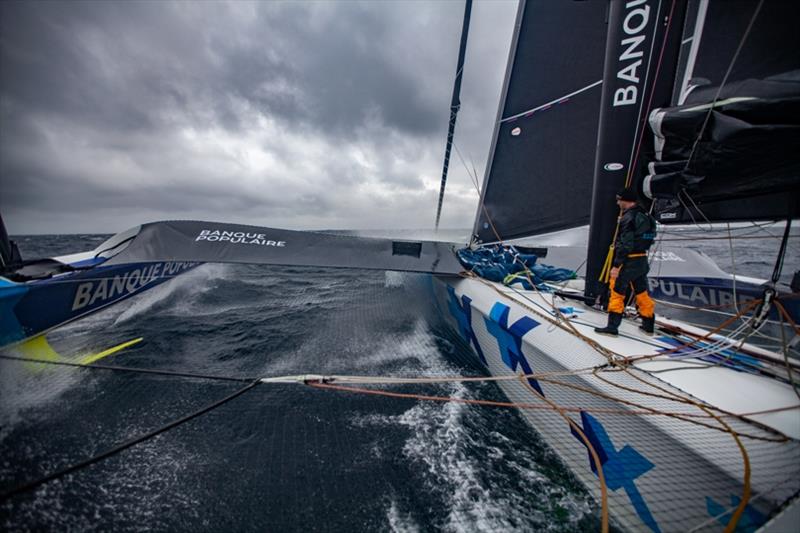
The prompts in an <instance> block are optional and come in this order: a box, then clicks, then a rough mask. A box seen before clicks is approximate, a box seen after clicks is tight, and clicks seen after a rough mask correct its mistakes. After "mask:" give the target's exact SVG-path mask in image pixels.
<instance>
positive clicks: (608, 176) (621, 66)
mask: <svg viewBox="0 0 800 533" xmlns="http://www.w3.org/2000/svg"><path fill="white" fill-rule="evenodd" d="M685 10H686V4H685V2H683V1H679V0H628V1H623V0H611V2H610V9H609V16H608V37H607V39H606V56H605V68H604V73H603V93H602V96H601V103H600V124H599V128H598V134H597V147H598V148H597V153H596V159H595V168H594V187H593V191H592V207H591V215H590V222H589V248H588V251H587V254H588V256H587V261H586V288H585V291H584V293H585V296H586V297H587V298H590V299H592V300H595V299H597V298H598V297H599V296H601V295H603V294H604V292H605V284H604V283H603V282H601V281H600V276H601V273H602V271H603V267H604V265H605V263H606V257H607V255H608V253H609V246H610V245H611V244H612V241H613V238H614V234H615V229H616V219H617V216H618V214H619V213H618V208H617V207H616V205H615V194H616V192H617V190H619V189H620V188H621V187H624V186H632V185H633V184H635V183H638V182H639V181H640V179H639V178H640V176H642V175H643V174H644V172H643V170H644V168H642V167H643V165H642V160H643V158H642V154H641V152H642V143H643V140H644V129H645V128H646V126H647V117H648V114H649V111H650V109H652V108H653V107H656V106H658V105H663V104H668V103H669V101H670V96H671V93H672V87H673V80H674V78H675V71H676V67H677V59H678V52H679V49H680V45H681V41H680V37H681V33H682V26H683V19H684V13H685ZM640 196H641V194H640Z"/></svg>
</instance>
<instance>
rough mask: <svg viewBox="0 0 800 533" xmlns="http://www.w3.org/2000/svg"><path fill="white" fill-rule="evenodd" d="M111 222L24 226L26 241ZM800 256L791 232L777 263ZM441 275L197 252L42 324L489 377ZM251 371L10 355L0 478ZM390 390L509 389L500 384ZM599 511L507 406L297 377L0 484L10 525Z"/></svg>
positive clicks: (508, 518) (254, 361) (173, 357)
mask: <svg viewBox="0 0 800 533" xmlns="http://www.w3.org/2000/svg"><path fill="white" fill-rule="evenodd" d="M773 233H779V231H778V232H776V231H775V230H773ZM394 236H395V237H396V236H397V235H394ZM460 237H461V236H460V235H457V234H454V235H452V236H451V238H452V240H459V238H460ZM102 239H103V237H102V236H94V235H69V236H30V237H20V238H17V241H18V243H19V245H20V248H21V251H22V253H23V255H24V256H26V257H34V256H52V255H58V254H61V253H71V252H75V251H78V250H84V249H91V248H93V247H94V246H96V245H97V244H99V243H100V242H101V241H102ZM752 243H753V244H752V245H748V246H746V247H742V248H739V249H738V250H737V251H738V252H739V254H738V255H739V256H738V257H737V258H736V259H735V261H736V262H735V266H736V267H737V269H738V273H739V274H747V275H752V276H760V277H768V276H769V274H770V273H771V261H772V259H771V258H772V257H774V253H775V251H776V250H777V246H776V245H775V242H774V239H772V240H769V241H767V240H766V239H764V240H753V241H752ZM726 248H728V244H727V242H723V241H720V242H717V241H712V244H711V245H708V244H706V245H705V247H704V248H703V249H704V251H706V252H707V253H710V254H711V255H712V256H713V255H714V254H716V257H715V259H717V261H718V262H719V263H720V265H721V266H722V267H723V268H725V267H726V265H725V259H726V253H727V252H726ZM799 256H800V254H798V253H797V242H796V240H794V241H792V243H791V245H790V250H789V253H788V255H787V261H786V266H785V272H788V273H789V274H790V273H791V272H793V271H794V270H795V269H797V268H798V266H800V265H798V257H799ZM728 270H730V268H728ZM429 283H430V280H429V278H427V277H426V276H423V275H412V274H397V273H385V272H374V271H355V270H354V271H346V270H334V269H305V268H285V267H281V268H277V267H258V266H248V265H203V266H201V267H199V268H197V269H195V270H193V271H191V272H189V273H187V274H184V275H182V276H180V277H178V278H176V279H174V280H173V281H171V282H169V283H166V284H164V285H161V286H158V287H156V288H154V289H152V290H150V291H148V292H146V293H144V294H142V295H139V296H138V297H136V298H132V299H130V300H127V301H125V302H123V303H121V304H119V305H116V306H113V307H111V308H109V309H107V310H105V311H103V312H100V313H97V314H95V315H92V316H90V317H88V318H86V319H84V320H81V321H79V322H76V323H74V324H71V325H68V326H65V327H62V328H60V329H58V330H56V331H55V332H53V333H51V334H50V336H49V338H50V341H51V344H52V345H53V347H54V348H56V349H57V350H58V351H59V352H61V353H62V354H63V355H64V357H67V358H69V357H73V356H79V355H87V354H91V353H96V352H99V351H101V350H103V349H105V348H107V347H109V346H112V345H116V344H118V343H121V342H123V341H126V340H129V339H133V338H138V337H143V339H144V340H143V341H142V342H141V343H139V344H137V345H135V346H133V347H131V348H129V349H127V350H124V351H122V352H119V353H118V354H116V355H114V356H112V357H109V358H107V359H105V360H103V362H104V363H106V364H114V365H120V366H126V367H131V368H144V369H163V370H177V371H182V372H192V373H196V374H203V375H207V376H223V377H246V378H255V377H274V376H283V375H294V374H307V373H313V374H347V375H371V376H412V377H428V378H437V377H443V376H459V375H461V376H477V375H481V368H480V367H479V366H478V365H477V364H476V363H475V361H474V359H473V358H472V356H471V355H470V352H469V349H468V348H467V346H466V345H465V344H464V343H463V342H462V341H461V340H460V339H459V337H458V336H457V335H456V334H455V333H454V332H452V331H451V330H449V329H448V328H447V327H446V326H445V325H444V324H443V323H442V322H441V321H440V320H439V319H437V318H436V314H435V313H432V312H431V310H432V303H431V301H430V298H429V287H428V284H429ZM243 385H244V384H243V383H237V382H227V381H218V380H213V379H204V378H203V379H201V378H186V377H177V376H160V375H147V374H136V373H124V372H113V371H108V370H90V369H75V368H68V367H51V366H46V365H36V364H30V363H27V364H26V363H20V362H16V361H8V360H3V361H0V493H1V492H5V491H7V490H10V489H12V488H14V487H16V486H18V485H21V484H23V483H25V482H27V481H30V480H33V479H37V478H39V477H41V476H43V475H46V474H48V473H51V472H54V471H57V470H60V469H62V468H65V467H67V466H69V465H72V464H75V463H77V462H80V461H82V460H85V459H87V458H89V457H91V456H93V455H96V454H98V453H101V452H103V451H105V450H107V449H110V448H112V447H113V446H115V445H117V444H119V443H121V442H123V441H125V440H127V439H130V438H133V437H136V436H138V435H141V434H144V433H146V432H148V431H152V430H154V429H156V428H159V427H161V426H163V425H165V424H167V423H169V422H171V421H174V420H177V419H180V418H181V417H184V416H186V415H187V414H190V413H192V412H194V411H197V410H198V409H200V408H202V407H204V406H206V405H209V404H211V403H213V402H215V401H216V400H219V399H222V398H224V397H226V396H228V395H230V394H232V393H233V392H235V391H236V390H238V389H240V388H241V387H242V386H243ZM380 390H388V391H395V392H406V393H419V394H425V395H431V396H442V397H452V398H461V399H488V400H501V401H502V400H503V399H504V397H503V395H502V393H501V392H500V391H499V389H498V388H497V387H496V386H495V385H494V384H491V383H457V382H456V383H453V382H450V383H432V384H430V385H424V386H414V387H408V386H406V387H396V386H395V387H381V389H380ZM598 516H599V512H598V508H597V506H596V504H595V503H594V502H593V500H592V499H591V498H590V497H589V496H588V494H587V493H586V492H585V491H584V490H583V489H582V487H581V486H580V485H579V483H578V482H577V481H576V480H575V478H574V477H573V476H572V475H571V474H570V472H569V471H568V470H567V469H565V468H564V467H563V465H562V464H561V463H560V462H559V461H558V459H557V458H556V457H555V455H554V454H553V453H552V452H551V451H549V450H548V449H547V447H546V446H544V445H543V443H542V441H541V439H540V438H539V437H538V436H537V434H536V432H535V430H533V429H532V428H531V427H529V426H528V425H527V424H526V423H525V422H524V421H523V420H522V418H521V417H520V415H519V414H518V413H517V412H516V411H514V410H511V409H504V408H496V407H482V406H475V405H465V404H462V403H435V402H429V401H420V400H415V399H403V398H390V397H383V396H370V395H365V394H356V393H352V392H343V391H335V390H321V389H316V388H312V387H309V386H305V385H295V384H263V385H259V386H257V387H255V388H254V389H252V390H250V391H248V392H246V393H244V394H243V395H242V396H239V397H237V398H236V399H234V400H232V401H230V402H228V403H225V404H224V405H222V406H221V407H219V408H217V409H215V410H213V411H211V412H209V413H207V414H205V415H202V416H200V417H198V418H195V419H193V420H192V421H190V422H187V423H185V424H182V425H180V426H178V427H176V428H175V429H172V430H169V431H166V432H164V433H162V434H160V435H159V436H157V437H154V438H152V439H149V440H147V441H145V442H143V443H141V444H138V445H135V446H133V447H131V448H129V449H127V450H125V451H122V452H121V453H119V454H117V455H115V456H113V457H111V458H109V459H106V460H104V461H101V462H99V463H97V464H94V465H92V466H89V467H86V468H84V469H82V470H80V471H78V472H75V473H73V474H70V475H68V476H66V477H64V478H62V479H59V480H56V481H52V482H49V483H47V484H44V485H42V486H41V487H39V488H38V489H35V490H32V491H29V492H27V493H25V494H22V495H18V496H14V497H12V498H10V499H8V500H6V501H4V502H0V528H1V529H3V530H11V531H16V530H19V531H25V530H80V531H109V530H114V531H132V530H136V531H140V530H142V529H149V530H200V531H299V530H304V531H305V530H308V531H377V530H380V531H518V530H522V531H576V530H584V531H594V530H597V529H598V528H599V518H598Z"/></svg>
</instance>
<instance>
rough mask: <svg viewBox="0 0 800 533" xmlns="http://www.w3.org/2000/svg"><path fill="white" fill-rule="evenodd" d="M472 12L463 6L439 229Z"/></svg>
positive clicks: (438, 210)
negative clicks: (462, 21)
mask: <svg viewBox="0 0 800 533" xmlns="http://www.w3.org/2000/svg"><path fill="white" fill-rule="evenodd" d="M471 12H472V0H466V2H465V4H464V23H463V25H462V26H461V45H460V47H459V49H458V65H457V66H456V81H455V82H454V83H453V97H452V99H451V100H450V126H449V128H448V130H447V146H446V147H445V149H444V165H443V167H442V184H441V186H440V187H439V204H438V205H437V206H436V226H435V229H437V230H438V229H439V218H440V217H441V216H442V201H443V200H444V187H445V185H447V169H448V167H449V166H450V149H451V148H452V147H453V134H454V133H455V129H456V118H457V116H458V110H459V109H460V108H461V78H462V76H463V74H464V56H465V54H466V51H467V35H469V17H470V14H471Z"/></svg>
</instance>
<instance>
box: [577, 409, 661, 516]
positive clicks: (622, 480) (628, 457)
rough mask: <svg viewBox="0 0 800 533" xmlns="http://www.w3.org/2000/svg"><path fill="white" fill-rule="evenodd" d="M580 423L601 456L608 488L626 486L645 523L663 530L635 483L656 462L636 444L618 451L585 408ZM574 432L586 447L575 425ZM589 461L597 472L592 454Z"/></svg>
mask: <svg viewBox="0 0 800 533" xmlns="http://www.w3.org/2000/svg"><path fill="white" fill-rule="evenodd" d="M581 426H582V429H583V433H584V434H585V435H586V438H587V439H589V442H590V443H591V444H592V447H593V448H594V450H595V451H596V452H597V455H598V457H599V459H600V464H601V465H602V467H603V477H604V478H605V482H606V487H608V488H609V489H611V490H613V491H617V490H619V489H620V488H622V489H625V493H626V494H627V495H628V498H630V500H631V505H633V508H634V509H635V510H636V514H638V515H639V518H641V519H642V522H644V523H645V524H647V526H648V527H649V528H650V529H652V530H653V531H656V532H660V531H661V530H660V529H659V527H658V524H657V523H656V519H655V518H654V517H653V515H652V514H651V513H650V509H649V508H648V507H647V504H646V503H645V501H644V498H643V497H642V495H641V493H640V492H639V489H638V488H636V483H635V480H636V478H638V477H639V476H641V475H642V474H644V473H645V472H647V471H648V470H650V469H651V468H653V466H654V465H653V463H651V462H650V461H648V460H647V459H646V458H645V457H644V456H643V455H642V454H640V453H639V452H637V451H636V450H635V449H634V448H633V446H629V445H627V444H626V445H625V446H623V447H622V449H620V450H619V451H616V448H615V447H614V443H612V442H611V438H610V437H609V436H608V433H607V432H606V430H605V428H604V427H603V425H602V424H601V423H600V421H599V420H597V419H596V418H594V417H593V416H592V415H590V414H589V413H587V412H585V411H581ZM571 431H572V434H573V435H574V436H575V438H576V439H578V441H580V443H581V444H583V445H584V446H585V445H586V443H585V442H583V439H582V438H581V436H580V435H579V434H578V432H577V431H575V429H574V428H572V429H571ZM587 449H588V447H587ZM589 464H590V466H591V467H592V472H594V473H595V475H597V465H596V464H595V462H594V457H592V454H591V453H590V454H589Z"/></svg>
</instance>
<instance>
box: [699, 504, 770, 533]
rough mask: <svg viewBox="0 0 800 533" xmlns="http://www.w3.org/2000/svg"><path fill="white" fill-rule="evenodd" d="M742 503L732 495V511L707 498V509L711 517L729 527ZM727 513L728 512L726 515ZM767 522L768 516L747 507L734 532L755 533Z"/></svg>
mask: <svg viewBox="0 0 800 533" xmlns="http://www.w3.org/2000/svg"><path fill="white" fill-rule="evenodd" d="M741 502H742V499H741V498H739V497H738V496H734V495H733V494H731V507H730V509H726V508H725V506H723V505H720V504H719V503H717V502H715V501H714V500H713V499H711V498H709V497H707V496H706V509H707V510H708V514H709V515H711V516H712V517H714V518H716V519H717V522H719V523H720V524H722V525H723V526H725V527H727V526H728V522H730V521H731V518H732V517H733V513H734V511H735V510H736V508H737V507H738V506H739V504H740V503H741ZM726 511H728V512H727V513H726ZM723 513H724V515H723ZM720 515H723V516H720ZM766 521H767V517H766V516H764V515H763V514H762V513H759V512H758V511H756V510H755V509H753V508H752V507H750V506H749V505H746V506H745V508H744V512H743V513H742V516H740V517H739V521H738V522H737V523H736V529H734V531H736V532H737V533H753V532H754V531H756V530H757V529H758V528H759V527H761V526H762V525H763V524H764V522H766Z"/></svg>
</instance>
